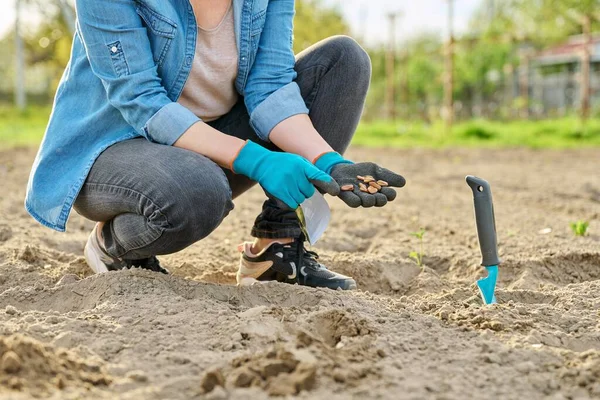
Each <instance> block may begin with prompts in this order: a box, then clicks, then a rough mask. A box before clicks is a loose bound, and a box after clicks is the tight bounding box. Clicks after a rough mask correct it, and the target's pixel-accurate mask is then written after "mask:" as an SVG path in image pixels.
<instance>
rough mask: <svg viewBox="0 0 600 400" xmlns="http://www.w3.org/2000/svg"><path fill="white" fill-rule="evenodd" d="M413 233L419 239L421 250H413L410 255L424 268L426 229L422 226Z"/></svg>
mask: <svg viewBox="0 0 600 400" xmlns="http://www.w3.org/2000/svg"><path fill="white" fill-rule="evenodd" d="M411 235H412V236H414V237H416V238H417V239H419V251H411V252H410V254H409V255H408V256H409V257H410V258H412V259H413V260H415V262H416V263H417V265H418V266H419V267H421V268H423V256H424V255H425V253H424V252H423V236H425V229H424V228H421V229H419V231H418V232H413V233H411Z"/></svg>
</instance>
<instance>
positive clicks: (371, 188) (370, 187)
mask: <svg viewBox="0 0 600 400" xmlns="http://www.w3.org/2000/svg"><path fill="white" fill-rule="evenodd" d="M367 190H368V191H369V193H371V194H375V193H377V189H376V188H374V187H373V186H369V187H368V188H367Z"/></svg>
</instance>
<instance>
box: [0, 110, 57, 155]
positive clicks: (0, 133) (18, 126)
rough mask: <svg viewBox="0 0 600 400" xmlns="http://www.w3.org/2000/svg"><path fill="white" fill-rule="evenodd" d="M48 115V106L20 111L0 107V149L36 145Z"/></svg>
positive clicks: (40, 138)
mask: <svg viewBox="0 0 600 400" xmlns="http://www.w3.org/2000/svg"><path fill="white" fill-rule="evenodd" d="M49 115H50V107H30V108H28V109H26V110H25V111H22V112H21V111H17V110H16V109H14V108H10V107H0V149H6V148H14V147H19V146H35V145H38V144H39V143H40V141H41V140H42V136H44V130H45V129H46V124H47V123H48V116H49Z"/></svg>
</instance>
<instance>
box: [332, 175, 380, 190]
mask: <svg viewBox="0 0 600 400" xmlns="http://www.w3.org/2000/svg"><path fill="white" fill-rule="evenodd" d="M356 179H358V181H359V182H358V189H359V190H360V191H361V192H365V193H371V194H375V193H377V192H379V191H380V190H381V188H382V187H386V186H388V183H387V182H386V181H382V180H378V181H376V180H375V178H373V177H372V176H371V175H367V176H361V175H357V176H356ZM341 189H342V190H343V191H344V192H348V191H351V190H354V185H352V184H348V185H343V186H342V187H341Z"/></svg>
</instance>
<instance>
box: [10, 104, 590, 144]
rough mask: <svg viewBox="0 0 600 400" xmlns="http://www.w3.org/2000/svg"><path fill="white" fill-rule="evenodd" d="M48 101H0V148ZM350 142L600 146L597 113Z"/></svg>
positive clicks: (402, 129)
mask: <svg viewBox="0 0 600 400" xmlns="http://www.w3.org/2000/svg"><path fill="white" fill-rule="evenodd" d="M49 115H50V107H30V108H28V109H27V110H25V111H23V112H18V111H16V110H15V109H14V108H11V107H2V106H0V149H6V148H14V147H17V146H36V145H38V144H39V142H40V141H41V139H42V136H43V134H44V130H45V128H46V124H47V122H48V117H49ZM353 144H355V145H361V146H369V147H407V148H412V147H428V148H442V147H518V146H525V147H531V148H556V149H563V148H573V147H594V146H598V147H600V119H598V118H596V119H591V120H590V121H588V123H587V126H586V127H585V129H583V128H582V127H581V124H580V122H579V120H578V119H577V118H575V117H569V118H561V119H555V120H544V121H511V122H500V121H487V120H473V121H468V122H461V123H457V124H456V125H455V126H454V128H453V130H452V133H451V134H446V133H445V129H444V124H443V123H442V122H441V121H437V122H434V123H432V124H425V123H423V122H405V121H398V122H396V123H395V124H394V123H391V122H388V121H375V122H363V123H361V124H360V126H359V127H358V131H357V132H356V136H355V137H354V141H353Z"/></svg>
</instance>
